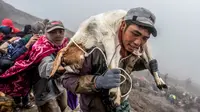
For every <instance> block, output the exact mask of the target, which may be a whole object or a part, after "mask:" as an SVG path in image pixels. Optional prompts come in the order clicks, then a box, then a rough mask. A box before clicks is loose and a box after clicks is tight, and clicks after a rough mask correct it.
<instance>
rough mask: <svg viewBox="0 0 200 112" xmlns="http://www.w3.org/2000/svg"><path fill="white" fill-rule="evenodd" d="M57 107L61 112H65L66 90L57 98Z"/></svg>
mask: <svg viewBox="0 0 200 112" xmlns="http://www.w3.org/2000/svg"><path fill="white" fill-rule="evenodd" d="M57 102H58V105H59V106H60V109H61V111H62V112H67V106H68V105H67V93H66V90H64V92H63V93H62V94H60V95H59V96H58V97H57Z"/></svg>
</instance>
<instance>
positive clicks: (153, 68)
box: [149, 59, 158, 73]
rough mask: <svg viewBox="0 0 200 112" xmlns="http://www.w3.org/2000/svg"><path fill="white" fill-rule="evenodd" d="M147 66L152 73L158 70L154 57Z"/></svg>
mask: <svg viewBox="0 0 200 112" xmlns="http://www.w3.org/2000/svg"><path fill="white" fill-rule="evenodd" d="M149 68H150V70H151V72H152V73H153V72H157V71H158V62H157V60H156V59H153V60H151V61H150V62H149Z"/></svg>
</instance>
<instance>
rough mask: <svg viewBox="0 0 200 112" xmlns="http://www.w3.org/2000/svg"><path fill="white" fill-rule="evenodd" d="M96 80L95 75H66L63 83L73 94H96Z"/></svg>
mask: <svg viewBox="0 0 200 112" xmlns="http://www.w3.org/2000/svg"><path fill="white" fill-rule="evenodd" d="M94 78H95V76H94V75H83V76H80V75H77V74H65V75H64V77H63V80H62V83H63V86H64V87H65V88H66V89H67V90H70V91H71V92H73V93H78V94H79V93H94V92H97V90H96V89H95V84H94Z"/></svg>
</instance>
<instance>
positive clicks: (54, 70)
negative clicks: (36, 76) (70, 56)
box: [50, 48, 65, 77]
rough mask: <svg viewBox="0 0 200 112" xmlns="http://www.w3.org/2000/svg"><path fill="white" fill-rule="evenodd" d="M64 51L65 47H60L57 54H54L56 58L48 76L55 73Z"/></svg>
mask: <svg viewBox="0 0 200 112" xmlns="http://www.w3.org/2000/svg"><path fill="white" fill-rule="evenodd" d="M64 52H65V48H63V49H61V50H60V51H59V52H58V54H57V56H56V59H55V60H54V62H53V67H52V71H51V74H50V77H52V76H53V75H54V74H55V73H56V71H57V69H58V67H59V66H60V64H61V59H62V56H63V54H64Z"/></svg>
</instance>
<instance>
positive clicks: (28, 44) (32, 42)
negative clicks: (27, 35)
mask: <svg viewBox="0 0 200 112" xmlns="http://www.w3.org/2000/svg"><path fill="white" fill-rule="evenodd" d="M38 38H39V35H33V36H32V37H31V39H30V40H29V41H28V43H27V44H26V46H25V47H26V48H27V49H29V48H30V47H31V46H32V45H33V44H34V43H35V42H36V41H37V40H38Z"/></svg>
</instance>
